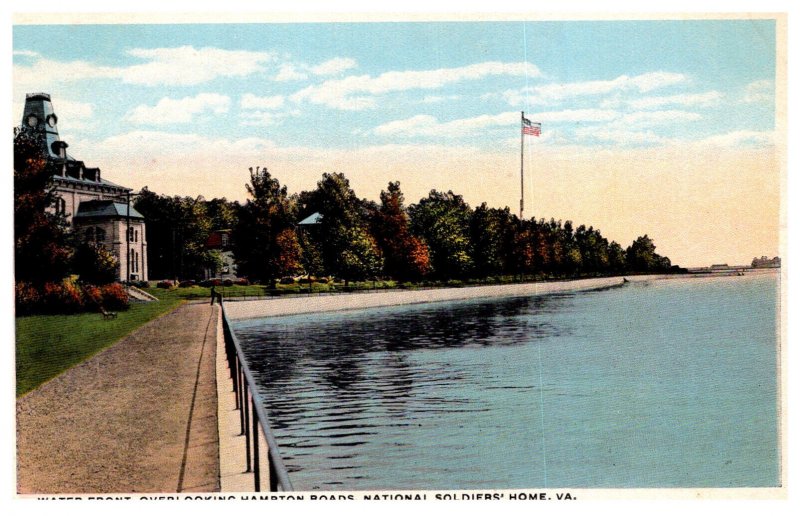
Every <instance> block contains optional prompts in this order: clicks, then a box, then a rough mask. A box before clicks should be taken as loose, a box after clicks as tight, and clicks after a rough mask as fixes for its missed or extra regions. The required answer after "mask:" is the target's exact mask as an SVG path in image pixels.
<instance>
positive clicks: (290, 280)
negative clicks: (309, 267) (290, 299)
mask: <svg viewBox="0 0 800 516" xmlns="http://www.w3.org/2000/svg"><path fill="white" fill-rule="evenodd" d="M293 284H294V278H292V277H291V276H284V277H283V278H281V285H293Z"/></svg>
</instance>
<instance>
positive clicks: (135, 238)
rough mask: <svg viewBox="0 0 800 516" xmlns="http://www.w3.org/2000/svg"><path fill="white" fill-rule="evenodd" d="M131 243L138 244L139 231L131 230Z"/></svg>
mask: <svg viewBox="0 0 800 516" xmlns="http://www.w3.org/2000/svg"><path fill="white" fill-rule="evenodd" d="M133 241H134V242H138V241H139V230H138V229H135V230H133Z"/></svg>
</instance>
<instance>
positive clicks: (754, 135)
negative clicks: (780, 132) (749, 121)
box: [698, 130, 775, 148]
mask: <svg viewBox="0 0 800 516" xmlns="http://www.w3.org/2000/svg"><path fill="white" fill-rule="evenodd" d="M774 141H775V134H774V133H773V132H772V131H744V130H742V131H731V132H729V133H724V134H716V135H714V136H709V137H708V138H704V139H703V140H700V141H699V142H698V143H699V144H700V145H711V146H715V147H726V148H739V147H744V146H748V147H750V146H753V147H762V146H766V145H773V144H774Z"/></svg>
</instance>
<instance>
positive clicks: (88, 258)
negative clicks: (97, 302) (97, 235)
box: [72, 242, 119, 285]
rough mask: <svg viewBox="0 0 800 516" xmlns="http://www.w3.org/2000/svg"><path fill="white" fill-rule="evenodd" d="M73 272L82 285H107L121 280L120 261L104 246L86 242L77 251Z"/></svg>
mask: <svg viewBox="0 0 800 516" xmlns="http://www.w3.org/2000/svg"><path fill="white" fill-rule="evenodd" d="M72 270H73V272H75V273H76V274H77V275H78V279H79V280H80V282H81V283H84V284H92V285H106V284H108V283H113V282H115V281H116V280H117V278H119V260H117V259H116V258H115V257H114V255H113V254H111V252H110V251H109V250H108V249H106V248H105V247H104V246H103V245H101V244H97V243H94V242H84V243H82V244H80V245H78V246H77V248H76V249H75V255H74V259H73V267H72Z"/></svg>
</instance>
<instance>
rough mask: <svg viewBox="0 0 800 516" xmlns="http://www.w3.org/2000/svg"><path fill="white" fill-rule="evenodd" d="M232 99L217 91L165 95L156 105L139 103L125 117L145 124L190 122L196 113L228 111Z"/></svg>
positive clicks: (217, 113) (216, 113)
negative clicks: (188, 95) (173, 95)
mask: <svg viewBox="0 0 800 516" xmlns="http://www.w3.org/2000/svg"><path fill="white" fill-rule="evenodd" d="M230 104H231V99H230V98H229V97H227V96H225V95H219V94H217V93H200V94H199V95H196V96H194V97H184V98H182V99H172V98H169V97H164V98H162V99H161V100H159V101H158V104H156V105H155V106H146V105H144V104H142V105H139V106H137V107H135V108H134V109H132V110H131V111H129V112H128V114H127V115H126V116H125V118H126V119H127V120H129V121H131V122H134V123H137V124H144V125H167V124H178V123H189V122H191V121H192V120H193V119H194V117H195V115H200V114H203V113H213V114H215V115H219V114H223V113H227V112H228V109H229V108H230Z"/></svg>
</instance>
